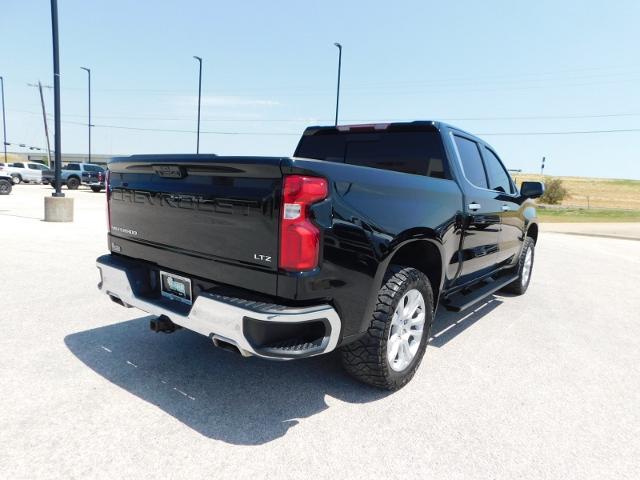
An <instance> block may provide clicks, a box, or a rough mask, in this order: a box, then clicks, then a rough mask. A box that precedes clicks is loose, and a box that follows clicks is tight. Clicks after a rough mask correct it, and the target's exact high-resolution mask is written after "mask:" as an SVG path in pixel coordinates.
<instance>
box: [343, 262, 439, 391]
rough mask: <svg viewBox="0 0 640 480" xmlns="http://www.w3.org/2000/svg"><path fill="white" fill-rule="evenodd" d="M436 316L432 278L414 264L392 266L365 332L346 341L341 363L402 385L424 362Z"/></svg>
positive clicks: (369, 377) (376, 380) (382, 383)
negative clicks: (351, 340) (414, 266)
mask: <svg viewBox="0 0 640 480" xmlns="http://www.w3.org/2000/svg"><path fill="white" fill-rule="evenodd" d="M432 321H433V291H432V289H431V284H430V283H429V279H428V278H427V277H426V275H425V274H424V273H422V272H420V271H419V270H416V269H415V268H409V267H400V266H392V267H390V269H389V273H388V275H387V280H386V281H385V283H384V285H383V286H382V288H381V289H380V290H379V291H378V298H377V301H376V308H375V310H374V313H373V316H372V319H371V323H370V325H369V328H368V330H367V332H366V333H365V335H364V336H362V337H361V338H360V339H358V340H357V341H355V342H353V343H350V344H348V345H345V346H344V347H342V349H341V354H342V364H343V365H344V367H345V369H346V370H347V372H349V373H350V374H351V375H352V376H354V377H355V378H357V379H358V380H360V381H362V382H364V383H368V384H369V385H373V386H375V387H378V388H382V389H385V390H398V389H400V388H402V387H403V386H405V385H406V384H407V383H408V382H409V380H411V378H412V377H413V375H414V374H415V373H416V370H417V369H418V367H419V366H420V362H421V361H422V357H423V356H424V352H425V350H426V348H427V342H428V337H429V330H430V328H431V323H432Z"/></svg>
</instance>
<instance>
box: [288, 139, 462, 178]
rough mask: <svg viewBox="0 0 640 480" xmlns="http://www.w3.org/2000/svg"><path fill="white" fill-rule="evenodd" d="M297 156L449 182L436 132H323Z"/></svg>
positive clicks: (300, 148) (302, 144) (303, 145)
mask: <svg viewBox="0 0 640 480" xmlns="http://www.w3.org/2000/svg"><path fill="white" fill-rule="evenodd" d="M295 156H296V157H303V158H313V159H317V160H325V161H329V162H339V163H347V164H350V165H360V166H364V167H372V168H380V169H383V170H393V171H396V172H404V173H412V174H415V175H424V176H427V177H434V178H450V177H449V173H448V168H447V164H446V159H445V153H444V148H443V145H442V139H441V138H440V134H439V133H438V132H437V131H409V132H402V131H382V132H339V131H323V132H318V133H316V134H314V135H305V136H303V137H302V139H301V140H300V143H299V145H298V148H297V150H296V153H295Z"/></svg>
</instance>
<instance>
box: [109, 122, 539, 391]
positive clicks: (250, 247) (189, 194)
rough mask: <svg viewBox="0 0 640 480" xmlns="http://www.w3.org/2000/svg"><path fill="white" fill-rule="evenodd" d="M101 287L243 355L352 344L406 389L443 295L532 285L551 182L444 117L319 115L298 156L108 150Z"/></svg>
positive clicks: (449, 300) (167, 324) (451, 300)
mask: <svg viewBox="0 0 640 480" xmlns="http://www.w3.org/2000/svg"><path fill="white" fill-rule="evenodd" d="M108 169H109V175H108V177H109V178H108V180H107V205H108V212H109V215H108V217H109V224H110V225H109V235H108V244H109V250H110V251H111V254H108V255H104V256H101V257H99V258H98V259H97V266H98V269H99V270H100V275H101V281H100V284H99V285H98V287H99V288H100V290H102V291H103V292H105V293H106V294H107V295H109V297H110V298H111V299H112V300H113V301H115V302H116V303H119V304H121V305H123V306H126V307H132V306H133V307H137V308H139V309H141V310H144V311H146V312H148V313H150V314H152V315H153V316H154V318H153V320H152V321H151V328H152V329H153V330H155V331H164V332H172V331H174V330H175V329H177V328H180V327H184V328H187V329H190V330H193V331H196V332H198V333H201V334H203V335H205V336H207V337H209V338H210V339H211V341H212V342H213V343H214V344H215V345H216V346H219V347H224V348H228V349H233V350H236V351H238V352H240V353H241V354H242V355H245V356H250V355H257V356H260V357H264V358H270V359H293V358H301V357H308V356H312V355H318V354H322V353H327V352H330V351H332V350H336V349H339V350H340V353H341V356H342V360H343V364H344V366H345V367H346V369H347V371H348V372H350V373H351V374H352V375H354V376H355V377H356V378H358V379H360V380H362V381H364V382H366V383H369V384H371V385H374V386H377V387H380V388H385V389H392V390H393V389H397V388H400V387H402V386H403V385H405V384H406V383H407V382H408V381H409V380H410V379H411V377H412V376H413V374H414V373H415V371H416V369H417V368H418V366H419V364H420V362H421V360H422V357H423V355H424V351H425V349H426V346H427V343H428V337H429V329H430V327H431V324H432V321H433V318H434V313H435V311H436V307H437V306H438V304H441V305H442V307H444V308H447V309H450V310H454V311H461V310H464V309H465V308H468V307H469V306H471V305H473V304H475V303H476V302H478V301H479V300H480V299H482V298H484V297H486V296H488V295H490V294H491V293H493V292H496V291H498V290H500V289H504V290H507V291H509V292H512V293H515V294H522V293H524V292H525V291H526V290H527V287H528V285H529V281H530V278H531V270H532V266H533V259H534V248H535V244H536V241H537V239H538V224H537V221H536V210H535V206H534V203H533V202H532V201H531V200H530V199H532V198H536V197H539V196H540V195H542V193H543V191H544V186H543V185H542V184H541V183H537V182H524V183H523V184H522V185H521V187H520V189H519V190H518V188H517V187H516V186H515V185H514V183H513V181H512V179H511V177H510V176H509V174H508V173H507V170H506V169H505V167H504V165H503V164H502V162H501V161H500V159H499V157H498V155H497V154H496V152H495V150H494V149H493V148H491V146H489V145H488V144H487V143H485V142H484V141H482V140H481V139H479V138H476V137H474V136H473V135H470V134H468V133H466V132H464V131H462V130H459V129H457V128H454V127H452V126H449V125H446V124H444V123H439V122H430V121H419V122H410V123H389V124H371V125H353V126H338V127H310V128H307V129H306V131H305V132H304V134H303V136H302V138H301V140H300V142H299V144H298V147H297V149H296V151H295V154H294V156H293V157H291V158H281V157H221V156H216V155H134V156H131V157H120V158H114V159H113V160H112V161H111V162H110V163H109V165H108Z"/></svg>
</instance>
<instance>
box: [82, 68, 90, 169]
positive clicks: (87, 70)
mask: <svg viewBox="0 0 640 480" xmlns="http://www.w3.org/2000/svg"><path fill="white" fill-rule="evenodd" d="M80 68H81V69H82V70H84V71H85V72H87V76H88V80H89V123H87V127H88V128H89V163H91V126H92V125H91V69H90V68H87V67H80Z"/></svg>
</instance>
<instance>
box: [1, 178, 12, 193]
mask: <svg viewBox="0 0 640 480" xmlns="http://www.w3.org/2000/svg"><path fill="white" fill-rule="evenodd" d="M11 189H12V185H11V182H10V181H9V180H5V179H4V178H3V179H1V180H0V195H9V194H10V193H11Z"/></svg>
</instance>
